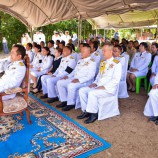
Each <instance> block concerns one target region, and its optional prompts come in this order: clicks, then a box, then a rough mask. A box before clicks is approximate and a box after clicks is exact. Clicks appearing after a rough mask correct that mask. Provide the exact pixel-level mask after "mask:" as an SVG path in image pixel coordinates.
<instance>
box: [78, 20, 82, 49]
mask: <svg viewBox="0 0 158 158" xmlns="http://www.w3.org/2000/svg"><path fill="white" fill-rule="evenodd" d="M81 33H82V20H81V19H78V49H79V46H80V43H81Z"/></svg>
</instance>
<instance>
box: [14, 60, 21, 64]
mask: <svg viewBox="0 0 158 158" xmlns="http://www.w3.org/2000/svg"><path fill="white" fill-rule="evenodd" d="M19 62H23V60H18V61H14V62H13V64H18V63H19Z"/></svg>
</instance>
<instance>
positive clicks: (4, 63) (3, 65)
mask: <svg viewBox="0 0 158 158" xmlns="http://www.w3.org/2000/svg"><path fill="white" fill-rule="evenodd" d="M10 63H11V60H10V56H9V57H7V58H4V59H0V73H1V72H3V71H5V70H6V69H7V68H8V65H9V64H10Z"/></svg>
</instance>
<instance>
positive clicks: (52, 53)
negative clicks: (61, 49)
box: [49, 47, 54, 55]
mask: <svg viewBox="0 0 158 158" xmlns="http://www.w3.org/2000/svg"><path fill="white" fill-rule="evenodd" d="M49 50H50V54H51V55H54V48H53V47H51V48H49Z"/></svg>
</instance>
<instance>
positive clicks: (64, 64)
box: [41, 55, 76, 98]
mask: <svg viewBox="0 0 158 158" xmlns="http://www.w3.org/2000/svg"><path fill="white" fill-rule="evenodd" d="M75 66H76V61H75V59H74V58H73V57H72V56H71V55H69V56H67V57H63V58H62V59H61V63H60V65H59V67H58V69H57V70H56V71H55V73H54V74H53V75H54V76H55V77H52V76H50V75H44V76H42V77H41V81H42V90H43V94H48V97H49V98H55V97H56V96H57V92H56V87H55V86H56V83H57V81H58V80H59V79H61V78H63V77H64V76H67V75H68V74H69V72H68V70H67V69H68V68H70V69H74V68H75Z"/></svg>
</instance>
